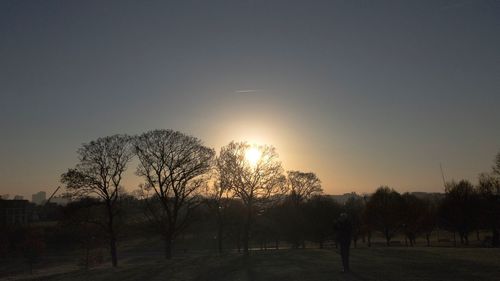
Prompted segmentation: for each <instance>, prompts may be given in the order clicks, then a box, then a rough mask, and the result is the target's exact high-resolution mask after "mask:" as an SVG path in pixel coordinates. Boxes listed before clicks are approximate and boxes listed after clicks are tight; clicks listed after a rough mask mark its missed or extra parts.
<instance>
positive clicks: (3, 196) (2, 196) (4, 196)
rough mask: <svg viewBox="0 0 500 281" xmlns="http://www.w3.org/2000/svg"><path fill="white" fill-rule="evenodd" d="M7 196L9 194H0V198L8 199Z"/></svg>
mask: <svg viewBox="0 0 500 281" xmlns="http://www.w3.org/2000/svg"><path fill="white" fill-rule="evenodd" d="M9 197H10V194H2V195H0V199H2V200H8V199H9Z"/></svg>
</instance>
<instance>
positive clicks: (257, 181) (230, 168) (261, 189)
mask: <svg viewBox="0 0 500 281" xmlns="http://www.w3.org/2000/svg"><path fill="white" fill-rule="evenodd" d="M250 148H251V146H250V145H249V144H247V143H245V142H239V143H238V142H231V143H229V144H228V145H226V146H224V147H222V148H221V151H220V154H219V158H218V161H217V169H218V170H219V175H220V176H221V177H222V178H221V182H223V183H225V184H226V185H227V186H229V187H230V188H231V191H232V192H234V194H235V197H236V198H239V199H241V200H242V202H243V205H244V206H245V212H246V215H245V216H246V217H245V220H244V225H243V237H242V238H243V239H242V240H243V249H244V254H245V255H248V254H249V252H248V248H249V239H250V231H251V227H252V223H253V219H254V216H255V215H256V214H257V213H259V212H260V211H261V210H262V209H263V208H264V206H265V205H266V204H268V203H269V202H271V201H272V200H273V199H278V198H279V196H280V195H283V194H284V193H285V177H284V176H283V168H282V167H281V162H280V161H279V160H278V154H277V153H276V150H275V148H274V147H271V146H259V147H256V149H258V151H259V153H260V156H259V158H258V159H255V160H256V161H255V163H251V162H250V161H249V159H247V158H246V155H247V151H248V150H249V149H250Z"/></svg>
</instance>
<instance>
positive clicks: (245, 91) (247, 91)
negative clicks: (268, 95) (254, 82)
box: [234, 89, 258, 94]
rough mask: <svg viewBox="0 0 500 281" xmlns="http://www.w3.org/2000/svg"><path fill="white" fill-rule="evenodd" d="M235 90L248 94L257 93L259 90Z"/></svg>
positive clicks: (238, 92)
mask: <svg viewBox="0 0 500 281" xmlns="http://www.w3.org/2000/svg"><path fill="white" fill-rule="evenodd" d="M234 92H235V93H237V94H248V93H256V92H258V90H250V89H246V90H236V91H234Z"/></svg>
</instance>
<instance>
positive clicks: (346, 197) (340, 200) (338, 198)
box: [330, 192, 363, 205]
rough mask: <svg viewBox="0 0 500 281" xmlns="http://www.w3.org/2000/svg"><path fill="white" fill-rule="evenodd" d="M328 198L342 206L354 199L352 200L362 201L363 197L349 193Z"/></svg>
mask: <svg viewBox="0 0 500 281" xmlns="http://www.w3.org/2000/svg"><path fill="white" fill-rule="evenodd" d="M330 197H331V198H332V199H333V200H335V201H337V203H339V204H341V205H344V204H345V203H346V202H347V200H349V199H351V198H354V199H362V198H363V196H360V195H358V194H357V193H356V192H351V193H344V194H342V195H330Z"/></svg>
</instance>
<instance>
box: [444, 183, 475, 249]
mask: <svg viewBox="0 0 500 281" xmlns="http://www.w3.org/2000/svg"><path fill="white" fill-rule="evenodd" d="M445 191H446V194H445V197H444V199H443V201H442V202H441V205H440V210H439V213H440V218H441V220H442V224H443V226H444V227H445V228H446V229H448V230H451V231H453V232H457V233H458V234H459V236H460V242H461V243H462V244H466V245H467V244H469V233H470V232H471V231H473V230H474V229H475V227H476V224H477V221H478V216H479V204H478V203H479V200H478V199H479V197H478V194H477V192H476V190H475V189H474V186H473V185H472V184H471V183H470V182H468V181H466V180H461V181H459V182H458V183H456V182H450V183H447V184H446V188H445Z"/></svg>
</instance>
